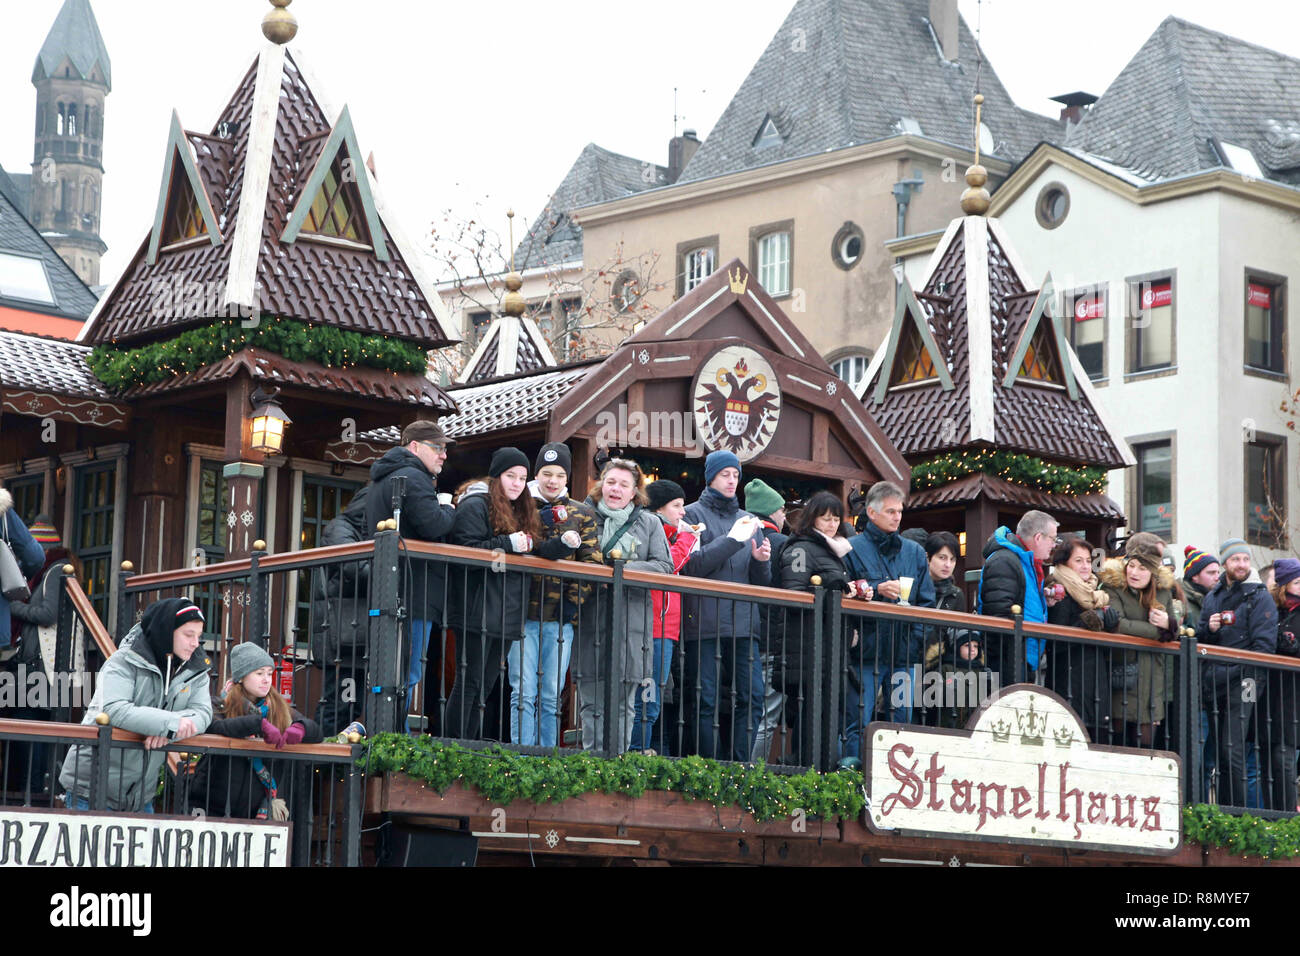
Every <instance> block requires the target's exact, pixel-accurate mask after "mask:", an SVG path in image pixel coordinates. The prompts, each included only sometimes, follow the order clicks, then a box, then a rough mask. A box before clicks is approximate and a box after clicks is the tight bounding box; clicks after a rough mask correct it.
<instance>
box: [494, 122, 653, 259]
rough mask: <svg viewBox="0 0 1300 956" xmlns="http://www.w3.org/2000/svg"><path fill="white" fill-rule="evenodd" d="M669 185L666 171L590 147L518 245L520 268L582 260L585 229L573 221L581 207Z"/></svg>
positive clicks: (517, 253)
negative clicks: (575, 211)
mask: <svg viewBox="0 0 1300 956" xmlns="http://www.w3.org/2000/svg"><path fill="white" fill-rule="evenodd" d="M667 183H668V170H667V168H666V167H664V166H657V165H655V164H654V163H649V162H645V161H643V160H640V159H636V158H634V157H632V156H624V155H622V154H621V153H614V152H611V151H610V150H608V149H602V148H601V147H599V146H597V145H596V144H595V143H588V144H587V145H586V146H584V147H583V149H582V152H581V153H579V154H578V158H577V160H575V161H574V163H573V165H572V166H570V167H569V171H568V172H567V173H565V174H564V179H562V180H561V181H560V185H559V186H557V187H556V189H555V192H554V193H552V194H551V198H550V199H549V200H547V203H546V207H545V208H544V209H543V210H542V212H541V213H540V214H539V215H537V216H536V217H535V218H534V219H533V222H532V224H531V225H530V226H529V229H528V233H527V235H525V236H524V237H523V239H521V240H520V241H519V244H518V245H516V246H515V269H516V270H517V271H519V272H522V271H524V270H525V269H535V268H540V267H547V266H550V267H554V266H558V265H562V264H564V263H567V262H581V261H582V228H581V227H580V226H578V225H577V224H576V223H575V222H574V221H573V220H572V219H571V218H570V216H569V213H570V212H571V211H572V210H574V209H577V208H579V207H580V206H591V205H595V204H596V203H602V202H610V201H611V200H614V199H622V198H623V197H624V196H630V195H632V194H633V193H638V192H641V191H643V190H646V189H652V188H654V187H655V186H664V185H667Z"/></svg>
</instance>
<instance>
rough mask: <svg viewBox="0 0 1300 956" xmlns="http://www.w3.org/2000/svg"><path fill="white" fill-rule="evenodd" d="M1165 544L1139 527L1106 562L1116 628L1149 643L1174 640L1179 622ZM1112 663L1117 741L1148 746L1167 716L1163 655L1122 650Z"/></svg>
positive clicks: (1104, 583) (1103, 579) (1107, 588)
mask: <svg viewBox="0 0 1300 956" xmlns="http://www.w3.org/2000/svg"><path fill="white" fill-rule="evenodd" d="M1164 548H1165V546H1164V542H1163V541H1161V540H1160V538H1159V537H1157V536H1156V535H1154V534H1150V533H1149V532H1146V531H1140V532H1138V533H1137V534H1135V535H1132V536H1130V537H1129V539H1128V541H1127V542H1125V544H1124V557H1123V559H1122V560H1120V559H1112V560H1110V561H1107V562H1106V565H1105V567H1104V568H1103V569H1102V572H1101V586H1102V590H1104V591H1105V592H1106V593H1107V594H1108V595H1109V596H1110V600H1109V603H1110V606H1111V607H1113V608H1114V609H1115V613H1116V614H1117V615H1118V616H1119V623H1118V626H1117V627H1116V631H1117V632H1118V633H1120V634H1129V635H1131V636H1133V637H1145V638H1147V639H1148V640H1152V641H1172V640H1174V639H1175V635H1176V634H1177V633H1178V628H1179V626H1180V624H1181V611H1180V609H1179V607H1178V602H1177V601H1175V600H1174V592H1173V584H1174V575H1173V572H1172V571H1171V570H1170V569H1169V568H1167V567H1166V566H1165V565H1164V563H1163V562H1164ZM1108 659H1109V660H1110V662H1111V723H1112V726H1113V725H1114V724H1116V723H1118V722H1120V721H1123V724H1124V726H1123V728H1122V729H1121V728H1118V727H1116V728H1114V729H1115V732H1116V733H1117V734H1118V736H1117V738H1116V739H1115V742H1116V743H1118V744H1120V745H1124V744H1127V745H1128V746H1132V747H1150V746H1153V744H1154V743H1155V731H1156V728H1157V727H1158V726H1159V725H1160V722H1161V721H1163V720H1164V719H1165V680H1166V670H1167V667H1166V662H1165V656H1164V655H1163V654H1152V653H1138V652H1136V651H1126V652H1124V653H1122V654H1113V655H1110V656H1109V658H1108Z"/></svg>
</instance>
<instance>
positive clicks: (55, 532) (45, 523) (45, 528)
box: [27, 515, 63, 551]
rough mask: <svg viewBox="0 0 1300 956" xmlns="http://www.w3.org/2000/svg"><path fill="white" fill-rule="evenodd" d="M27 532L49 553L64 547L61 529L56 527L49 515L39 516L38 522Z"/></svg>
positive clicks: (34, 522) (33, 523)
mask: <svg viewBox="0 0 1300 956" xmlns="http://www.w3.org/2000/svg"><path fill="white" fill-rule="evenodd" d="M27 530H28V531H30V532H31V533H32V537H33V538H35V539H36V543H37V544H39V545H40V546H41V547H42V548H45V550H47V551H48V550H50V549H51V548H58V547H61V546H62V545H63V539H62V538H60V537H59V529H58V528H56V527H54V521H53V519H52V518H50V516H49V515H37V516H36V520H35V521H33V522H32V526H31V527H30V528H28V529H27Z"/></svg>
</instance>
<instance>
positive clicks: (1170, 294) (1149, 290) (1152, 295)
mask: <svg viewBox="0 0 1300 956" xmlns="http://www.w3.org/2000/svg"><path fill="white" fill-rule="evenodd" d="M1173 302H1174V289H1173V285H1172V284H1171V283H1168V282H1153V283H1152V284H1151V285H1149V286H1147V287H1146V288H1145V289H1143V290H1142V308H1144V309H1158V308H1160V307H1161V306H1162V305H1173Z"/></svg>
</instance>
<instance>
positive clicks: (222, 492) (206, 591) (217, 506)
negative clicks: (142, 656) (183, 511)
mask: <svg viewBox="0 0 1300 956" xmlns="http://www.w3.org/2000/svg"><path fill="white" fill-rule="evenodd" d="M222 470H223V469H222V465H221V463H220V462H216V461H202V462H200V463H199V494H198V501H197V506H198V533H197V540H196V541H195V542H194V544H193V546H194V548H196V549H198V550H201V551H202V552H203V563H204V564H217V563H218V562H220V561H224V560H225V559H226V512H227V510H228V508H229V505H228V504H227V500H226V499H227V497H228V495H227V487H226V479H225V478H224V477H223V476H222V474H221V472H222ZM259 484H260V485H261V487H263V488H265V487H266V483H265V482H259ZM258 511H259V512H260V511H261V509H260V508H259V509H258ZM194 603H195V604H197V605H198V606H199V609H200V610H201V611H203V619H204V625H203V630H204V636H205V637H208V636H211V635H215V634H220V633H221V632H222V613H223V612H224V610H225V605H224V604H222V602H221V594H220V585H218V584H216V583H208V584H202V585H199V587H198V588H197V589H196V590H195V593H194Z"/></svg>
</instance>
